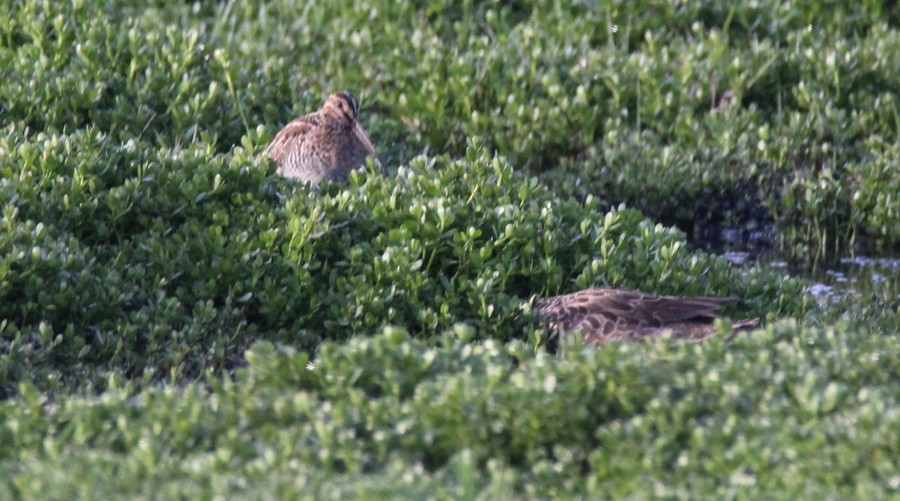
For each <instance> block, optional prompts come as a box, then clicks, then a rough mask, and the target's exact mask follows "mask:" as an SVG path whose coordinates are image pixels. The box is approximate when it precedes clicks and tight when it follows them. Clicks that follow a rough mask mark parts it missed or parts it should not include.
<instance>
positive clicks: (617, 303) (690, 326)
mask: <svg viewBox="0 0 900 501" xmlns="http://www.w3.org/2000/svg"><path fill="white" fill-rule="evenodd" d="M733 301H736V299H734V298H713V297H677V296H657V295H653V294H645V293H643V292H640V291H635V290H628V289H615V288H607V287H596V288H593V289H586V290H583V291H579V292H573V293H571V294H565V295H562V296H555V297H549V298H541V299H538V300H537V301H535V309H536V310H537V312H538V314H539V315H540V316H541V317H542V318H543V319H544V320H545V321H546V322H547V326H548V328H549V329H550V330H551V331H553V332H556V333H557V334H558V335H560V336H565V335H566V334H568V333H570V332H571V333H574V332H581V333H583V334H584V342H585V343H586V344H594V345H600V344H603V343H606V342H607V341H615V340H619V339H632V340H639V339H643V338H645V337H647V336H654V335H658V334H661V333H663V332H665V331H671V332H672V334H673V335H674V336H675V337H677V338H682V339H702V338H705V337H707V336H709V335H711V334H713V333H714V332H715V325H714V324H713V322H714V321H715V319H716V317H715V316H714V315H713V314H712V312H713V311H715V310H717V309H719V308H720V307H721V306H722V305H724V304H726V303H730V302H733ZM757 323H758V320H757V319H748V320H739V321H737V322H733V323H732V324H731V327H732V328H733V329H739V328H746V327H753V326H755V325H756V324H757Z"/></svg>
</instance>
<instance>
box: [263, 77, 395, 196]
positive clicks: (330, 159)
mask: <svg viewBox="0 0 900 501" xmlns="http://www.w3.org/2000/svg"><path fill="white" fill-rule="evenodd" d="M266 155H268V156H269V158H271V159H272V160H274V161H275V163H276V164H278V173H279V174H281V175H283V176H286V177H293V178H298V179H301V180H303V181H304V182H307V183H310V184H311V185H312V186H318V185H319V183H320V182H321V181H323V180H328V181H338V182H343V181H346V180H347V175H348V174H349V173H350V171H352V170H354V169H360V168H363V167H364V166H365V164H366V157H372V158H373V159H374V160H375V162H376V163H378V164H379V165H380V162H379V161H378V155H377V154H376V153H375V148H373V147H372V141H370V140H369V136H368V135H367V134H366V131H365V130H363V128H362V126H361V125H360V124H359V102H357V100H356V98H355V97H353V96H352V95H351V94H350V93H349V92H335V93H334V94H332V95H330V96H328V99H326V100H325V104H324V105H323V106H322V109H320V110H319V111H317V112H315V113H310V114H308V115H304V116H302V117H300V118H297V119H294V120H293V121H292V122H290V123H289V124H287V125H285V126H284V128H283V129H281V131H280V132H279V133H278V134H276V135H275V138H274V139H272V142H270V143H269V146H268V147H266ZM381 169H382V172H383V173H385V174H387V171H386V170H385V169H384V166H381Z"/></svg>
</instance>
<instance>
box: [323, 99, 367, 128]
mask: <svg viewBox="0 0 900 501" xmlns="http://www.w3.org/2000/svg"><path fill="white" fill-rule="evenodd" d="M322 111H324V112H326V113H329V114H331V115H334V116H335V117H337V118H340V119H342V120H345V121H346V122H347V123H348V124H349V125H353V124H355V123H356V120H357V119H359V102H358V101H357V100H356V98H355V97H353V94H350V93H349V92H335V93H334V94H332V95H330V96H328V99H326V100H325V106H323V107H322Z"/></svg>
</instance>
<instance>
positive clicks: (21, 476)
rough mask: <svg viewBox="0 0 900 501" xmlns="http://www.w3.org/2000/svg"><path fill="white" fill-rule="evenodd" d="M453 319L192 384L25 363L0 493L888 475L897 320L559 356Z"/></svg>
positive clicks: (255, 351) (804, 482)
mask: <svg viewBox="0 0 900 501" xmlns="http://www.w3.org/2000/svg"><path fill="white" fill-rule="evenodd" d="M472 336H475V337H484V336H485V334H477V333H476V331H475V330H474V329H472V328H471V327H467V326H461V325H460V326H456V327H455V328H454V330H453V331H449V332H447V333H445V334H444V335H442V336H440V337H439V338H437V341H438V343H437V344H434V343H433V342H428V341H422V340H415V339H412V338H411V337H410V336H409V334H407V333H406V332H405V331H403V330H400V329H393V328H388V329H385V330H384V331H383V332H382V333H381V334H378V335H376V336H372V337H359V338H356V339H353V340H351V341H350V342H349V343H346V344H343V345H337V344H333V343H327V344H325V345H323V346H322V348H321V350H320V352H319V354H318V355H317V356H316V357H314V358H310V357H309V356H308V355H307V354H305V353H303V352H298V351H296V350H294V349H293V348H288V347H279V346H276V345H273V344H272V343H269V342H262V343H258V344H256V345H254V346H253V347H252V348H251V349H250V350H249V351H248V352H247V354H246V357H247V362H248V367H247V368H246V369H241V370H240V371H238V377H237V380H236V381H234V382H232V381H230V380H227V379H226V380H221V379H219V378H212V379H209V380H208V381H207V385H208V388H204V386H205V385H201V384H196V383H192V384H188V385H186V386H184V387H180V388H161V387H156V388H152V389H147V390H144V391H143V392H141V393H139V394H135V393H134V389H133V388H132V387H130V386H126V387H124V388H118V389H110V390H109V391H107V392H106V393H105V394H104V395H103V396H102V397H79V396H74V395H73V396H66V397H60V398H58V399H48V397H47V396H46V395H43V394H41V393H39V392H38V391H37V389H36V388H34V387H33V386H31V385H30V384H29V383H23V384H22V385H21V398H20V399H18V400H17V401H16V402H5V403H0V415H2V416H3V419H2V420H0V438H2V440H0V471H3V472H4V474H3V475H0V478H2V479H3V480H2V481H0V493H3V492H4V490H5V493H9V494H16V495H19V496H22V497H32V496H35V495H38V494H39V493H40V495H41V497H56V496H62V495H63V493H66V495H69V493H71V492H76V493H80V494H81V496H83V497H96V496H97V495H98V494H105V495H109V496H111V497H122V496H134V495H148V494H147V493H150V492H165V493H168V495H169V497H171V494H174V493H176V492H182V493H184V492H194V493H217V494H221V495H227V496H229V497H234V496H235V495H247V496H262V497H272V496H277V495H289V494H290V493H294V495H298V494H299V493H302V495H303V496H308V497H316V498H321V497H325V496H326V495H327V497H346V496H348V495H354V494H364V495H368V496H374V497H379V496H378V495H377V494H372V493H379V492H380V493H384V494H383V495H388V493H390V494H392V495H400V496H409V495H413V493H417V492H418V493H428V494H430V495H438V496H447V497H458V496H460V495H465V494H466V493H468V495H467V496H466V497H469V498H471V497H473V495H474V494H475V493H478V492H480V491H481V490H489V491H497V490H498V489H499V492H505V493H506V495H505V496H506V497H513V495H514V494H515V497H521V496H523V495H524V496H526V497H540V498H543V497H552V496H567V495H575V494H578V493H580V494H581V495H583V496H585V497H591V498H594V497H601V496H613V497H618V496H620V495H626V494H627V495H632V496H634V495H637V496H639V497H643V496H650V495H660V493H664V494H665V495H666V497H672V498H679V499H686V498H692V497H693V496H695V495H696V493H697V492H704V493H705V494H707V495H713V496H726V495H727V496H736V497H748V498H758V497H768V496H769V495H770V494H772V493H778V495H777V496H776V497H779V496H784V497H788V496H797V495H807V494H809V493H813V494H814V495H815V494H820V493H821V494H823V495H838V496H840V497H861V498H878V497H884V496H887V497H890V494H891V493H895V492H896V489H897V486H896V485H895V484H896V482H894V480H895V479H896V468H895V466H896V459H897V455H896V450H894V446H895V445H896V437H897V431H898V429H900V414H898V412H897V409H898V405H897V404H898V396H900V395H898V393H897V391H896V384H895V383H894V382H895V379H896V378H895V376H896V374H893V373H892V372H891V371H890V370H885V367H896V366H897V364H898V363H900V359H898V357H900V349H898V344H897V338H896V336H877V335H871V334H868V333H866V332H864V331H853V330H850V329H848V328H847V326H846V325H843V326H838V327H832V328H823V329H812V328H802V327H800V326H798V325H797V324H796V323H794V322H781V323H778V324H775V325H770V326H769V327H768V328H766V329H764V330H757V331H754V332H750V333H746V334H745V335H742V336H740V337H738V338H736V340H735V342H733V343H731V344H729V345H726V344H723V343H722V339H723V338H722V337H718V338H713V339H711V340H709V341H707V342H704V343H702V344H693V343H680V344H679V343H672V342H671V341H670V340H656V341H654V342H650V343H647V344H632V343H619V344H614V345H608V346H606V347H604V348H602V349H598V350H594V349H583V348H582V347H581V346H579V345H578V343H577V341H576V342H572V343H566V344H564V346H563V349H562V351H561V355H560V356H548V355H547V354H546V353H545V352H544V351H543V350H541V351H539V352H537V353H535V352H534V351H533V350H532V349H531V348H530V347H528V346H527V345H526V344H524V343H522V342H520V341H514V342H512V343H508V344H501V343H498V342H496V341H494V340H487V341H485V342H483V343H471V342H469V341H468V340H467V339H468V338H470V337H472ZM64 464H68V465H74V468H73V467H63V465H64ZM148 469H149V470H148ZM6 497H9V496H6Z"/></svg>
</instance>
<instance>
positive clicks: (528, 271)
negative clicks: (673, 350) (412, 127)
mask: <svg viewBox="0 0 900 501" xmlns="http://www.w3.org/2000/svg"><path fill="white" fill-rule="evenodd" d="M248 144H249V143H248ZM91 148H94V149H93V150H92V149H91ZM98 150H99V151H100V152H101V155H99V156H97V155H96V154H91V153H89V152H91V151H93V152H97V151H98ZM136 151H140V153H136ZM82 152H83V153H82ZM0 165H3V166H6V167H2V168H4V169H7V171H8V172H11V169H12V166H17V167H18V168H19V169H20V171H19V174H18V176H17V177H16V178H14V177H12V176H9V177H7V178H5V179H4V182H3V184H2V188H3V190H2V191H0V194H2V195H3V200H2V202H3V204H4V205H5V206H6V207H7V209H6V211H5V213H4V217H3V220H2V221H3V224H4V225H5V227H6V228H7V231H6V232H5V233H4V235H3V237H2V238H0V255H3V256H7V257H6V258H5V259H4V265H3V267H2V268H0V270H2V272H3V274H2V275H0V318H3V319H5V321H6V326H5V330H6V333H5V334H4V335H3V338H2V339H3V346H4V348H5V349H4V350H3V352H4V354H3V355H0V363H2V364H3V366H4V368H3V372H4V373H5V374H7V383H6V384H5V385H4V386H5V389H6V391H9V390H11V389H12V385H14V384H15V382H16V381H18V380H19V379H20V378H22V377H25V375H26V374H31V378H32V379H33V380H34V379H36V380H43V379H44V378H45V377H46V378H49V380H48V381H47V382H46V383H42V385H44V384H50V385H51V386H52V385H55V384H56V382H57V380H58V379H59V378H61V379H62V380H63V382H67V383H77V384H83V383H84V380H85V379H87V381H89V384H97V385H99V386H100V387H102V386H103V385H105V382H104V376H103V374H105V373H106V371H113V372H115V373H118V372H124V373H126V374H129V375H131V377H144V378H147V377H156V378H159V377H166V378H170V379H173V380H180V379H181V378H182V377H194V376H196V375H198V374H199V373H202V372H203V370H204V368H207V367H212V368H218V369H222V368H228V367H231V366H233V363H234V361H233V360H234V357H236V356H239V355H240V351H241V350H242V349H243V347H244V346H245V345H246V344H247V343H248V342H249V341H250V340H252V339H255V338H266V339H272V340H290V341H291V342H292V343H294V344H297V345H298V346H302V347H307V348H313V347H315V346H316V345H318V343H320V342H321V341H322V340H323V339H346V338H349V337H352V336H355V335H359V334H366V333H368V332H371V331H372V330H374V329H377V328H379V327H381V326H383V325H385V324H396V325H403V326H406V328H407V329H409V330H410V331H411V332H413V333H416V334H421V335H425V336H428V335H431V333H433V332H435V331H440V330H443V329H446V328H448V327H449V326H451V325H453V324H455V323H457V322H472V323H474V325H477V326H479V328H480V332H484V333H487V334H489V335H490V336H491V337H495V338H498V339H510V338H513V337H517V336H520V335H521V332H522V328H523V327H524V326H525V325H526V323H527V322H528V321H529V318H528V315H527V314H523V310H522V309H521V305H522V303H523V301H526V302H527V300H528V299H529V298H530V297H532V296H534V295H549V294H556V293H558V292H565V291H569V290H572V289H580V288H585V287H589V286H591V285H596V284H608V285H616V286H630V287H638V288H643V289H648V290H659V291H662V292H671V293H684V294H703V293H707V294H722V295H729V294H731V295H736V296H738V297H742V298H745V299H747V300H748V302H749V304H750V305H755V306H751V308H752V309H753V310H755V311H753V312H752V314H754V315H758V314H760V313H761V312H764V311H769V312H773V313H774V312H783V313H786V312H793V313H798V312H800V311H802V310H801V309H799V308H802V305H801V303H798V302H797V300H796V294H797V293H798V292H799V288H800V285H799V283H797V282H795V281H791V280H788V281H784V280H783V279H781V278H779V277H778V276H777V275H774V274H766V273H762V272H754V273H752V274H749V275H741V274H739V273H737V272H736V271H735V270H733V269H731V268H730V267H729V266H728V264H727V263H725V262H724V261H722V260H716V259H713V258H710V257H709V256H704V255H697V254H690V253H688V252H687V250H686V248H685V244H684V240H683V235H681V234H680V233H678V232H675V231H673V230H670V229H666V228H663V227H661V226H659V225H656V226H654V225H653V224H652V223H650V222H649V221H646V220H644V218H643V216H641V214H640V213H638V212H636V211H633V210H627V209H619V210H614V211H612V212H609V213H606V214H604V213H603V211H601V210H599V209H600V206H599V205H600V204H599V202H598V201H596V200H590V201H588V202H587V203H586V204H581V203H577V202H574V201H563V200H559V199H557V198H555V197H554V196H553V194H552V193H550V192H549V191H548V190H547V189H546V188H544V187H542V186H541V185H540V184H539V183H538V182H537V180H536V179H534V178H524V177H523V176H521V175H519V174H516V173H514V172H513V170H512V169H511V168H510V166H509V165H508V164H507V163H506V162H505V161H504V160H502V159H501V158H498V157H492V156H490V155H489V154H488V153H487V152H486V151H485V150H484V149H482V148H480V147H478V146H473V147H471V148H470V150H469V152H468V158H467V159H465V160H459V161H452V160H450V159H449V158H448V157H446V156H444V157H433V158H426V157H421V158H418V159H416V160H415V161H413V162H412V163H411V164H410V166H408V167H401V168H400V169H399V172H398V173H397V176H396V179H389V178H382V177H380V176H370V177H367V176H364V175H359V176H356V175H354V176H353V177H352V178H351V186H350V187H347V188H345V187H341V186H338V185H331V186H329V187H327V188H325V189H324V190H323V191H322V192H321V193H316V192H309V191H308V190H307V189H306V188H305V187H302V186H299V185H295V184H293V183H292V182H291V181H288V180H281V179H277V178H273V177H272V176H271V174H272V170H271V169H272V166H271V164H269V163H268V162H263V163H262V164H260V165H256V164H255V162H254V161H253V160H252V159H251V158H250V157H249V155H248V154H247V153H246V152H245V151H243V150H242V149H236V150H235V151H234V152H233V153H231V154H224V155H223V154H216V153H214V152H213V151H212V150H211V149H210V148H207V147H204V146H203V145H202V144H199V143H198V144H196V145H195V146H194V147H191V148H189V149H175V150H170V149H153V148H146V147H144V148H141V149H139V150H136V148H135V146H134V145H133V144H128V145H124V146H117V145H116V144H115V143H112V142H111V141H110V140H109V138H108V136H105V135H103V134H100V133H98V132H96V131H93V130H87V131H84V132H77V133H75V134H73V135H69V136H61V135H46V134H40V135H38V136H37V137H35V138H27V139H25V140H24V141H23V142H22V143H19V144H16V145H14V144H10V143H8V144H7V147H5V148H4V149H3V150H2V151H0ZM363 181H365V182H363ZM282 200H284V202H282ZM65 367H71V368H73V369H74V368H79V369H80V370H76V371H69V370H61V369H62V368H65ZM95 369H96V370H95ZM60 372H61V373H60Z"/></svg>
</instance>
